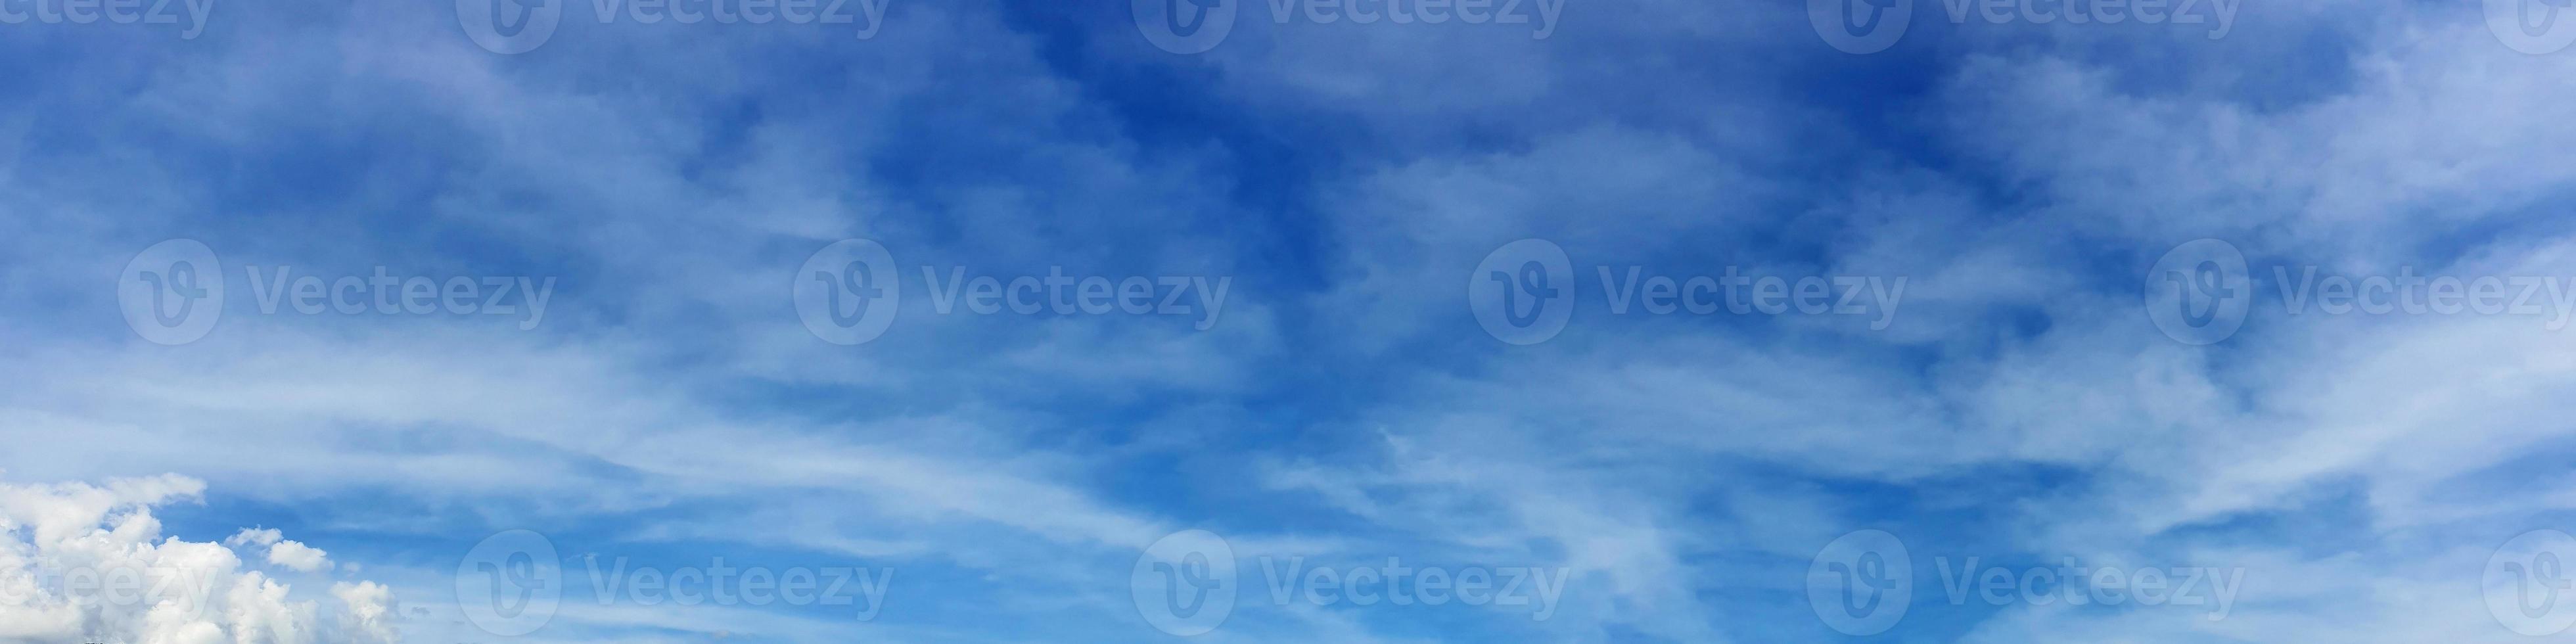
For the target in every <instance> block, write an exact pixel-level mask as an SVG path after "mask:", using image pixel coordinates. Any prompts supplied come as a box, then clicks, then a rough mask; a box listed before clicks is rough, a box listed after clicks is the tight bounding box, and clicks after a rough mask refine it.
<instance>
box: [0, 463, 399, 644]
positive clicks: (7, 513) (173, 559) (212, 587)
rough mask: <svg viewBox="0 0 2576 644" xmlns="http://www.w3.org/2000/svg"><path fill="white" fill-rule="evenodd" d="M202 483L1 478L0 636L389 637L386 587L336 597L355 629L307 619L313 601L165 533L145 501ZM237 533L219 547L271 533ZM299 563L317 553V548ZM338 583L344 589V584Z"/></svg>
mask: <svg viewBox="0 0 2576 644" xmlns="http://www.w3.org/2000/svg"><path fill="white" fill-rule="evenodd" d="M204 491H205V484H204V483H202V482H199V481H197V480H195V479H189V478H184V477H180V476H176V475H163V476H158V477H150V478H142V479H116V480H111V481H109V482H108V483H107V484H106V485H104V486H93V485H88V484H82V483H65V484H57V485H19V484H8V483H0V534H5V538H0V600H5V601H0V640H17V641H48V642H58V641H73V642H78V641H90V642H100V641H105V642H174V643H190V644H196V643H207V644H211V643H215V642H232V643H235V644H303V643H312V642H393V641H396V636H395V635H394V633H395V631H394V628H393V620H392V618H391V617H390V611H389V607H390V606H392V605H393V604H392V601H393V600H392V597H391V595H390V593H389V592H388V591H386V590H384V588H383V587H381V586H375V585H373V584H367V583H363V582H362V583H361V584H360V585H359V586H358V587H356V588H355V589H353V590H348V591H345V592H335V593H334V594H335V595H337V596H338V597H339V598H340V604H341V608H339V609H338V610H340V611H341V612H342V614H343V615H344V616H345V618H346V619H347V620H348V621H349V623H350V624H352V625H353V626H341V625H338V624H331V625H325V624H322V623H319V622H317V615H318V614H319V612H320V606H319V604H318V602H316V601H313V600H299V599H297V596H296V595H295V593H294V592H293V590H292V589H291V588H290V587H288V586H287V585H285V584H280V583H278V582H277V581H276V580H273V579H269V578H268V576H267V575H265V574H263V573H261V572H259V571H255V570H244V569H242V561H241V559H240V558H239V557H237V556H235V555H234V554H233V552H232V551H231V550H229V549H226V548H225V547H223V546H221V545H217V544H214V543H197V542H189V541H185V540H182V539H179V538H176V537H166V538H165V537H164V536H163V535H162V534H161V524H160V522H159V521H158V520H157V519H155V518H154V517H153V516H152V508H153V507H156V506H160V505H166V504H169V503H173V502H178V501H184V500H192V499H196V498H198V497H199V496H200V495H202V494H203V493H204ZM281 538H282V537H281V536H280V535H279V534H278V532H277V531H274V530H245V531H242V532H241V533H237V534H235V535H233V537H232V538H230V539H227V541H228V542H234V543H240V544H256V543H259V542H261V541H268V540H276V542H277V544H278V545H280V546H284V545H287V544H295V542H293V541H283V540H280V539H281ZM296 548H299V549H302V551H309V552H311V553H312V555H311V559H309V560H308V559H305V558H304V555H301V554H298V555H296V556H295V557H296V558H297V559H298V560H299V561H313V560H318V559H319V556H320V551H318V550H312V549H310V548H304V547H303V546H302V545H301V544H296ZM343 585H346V584H343Z"/></svg>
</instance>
